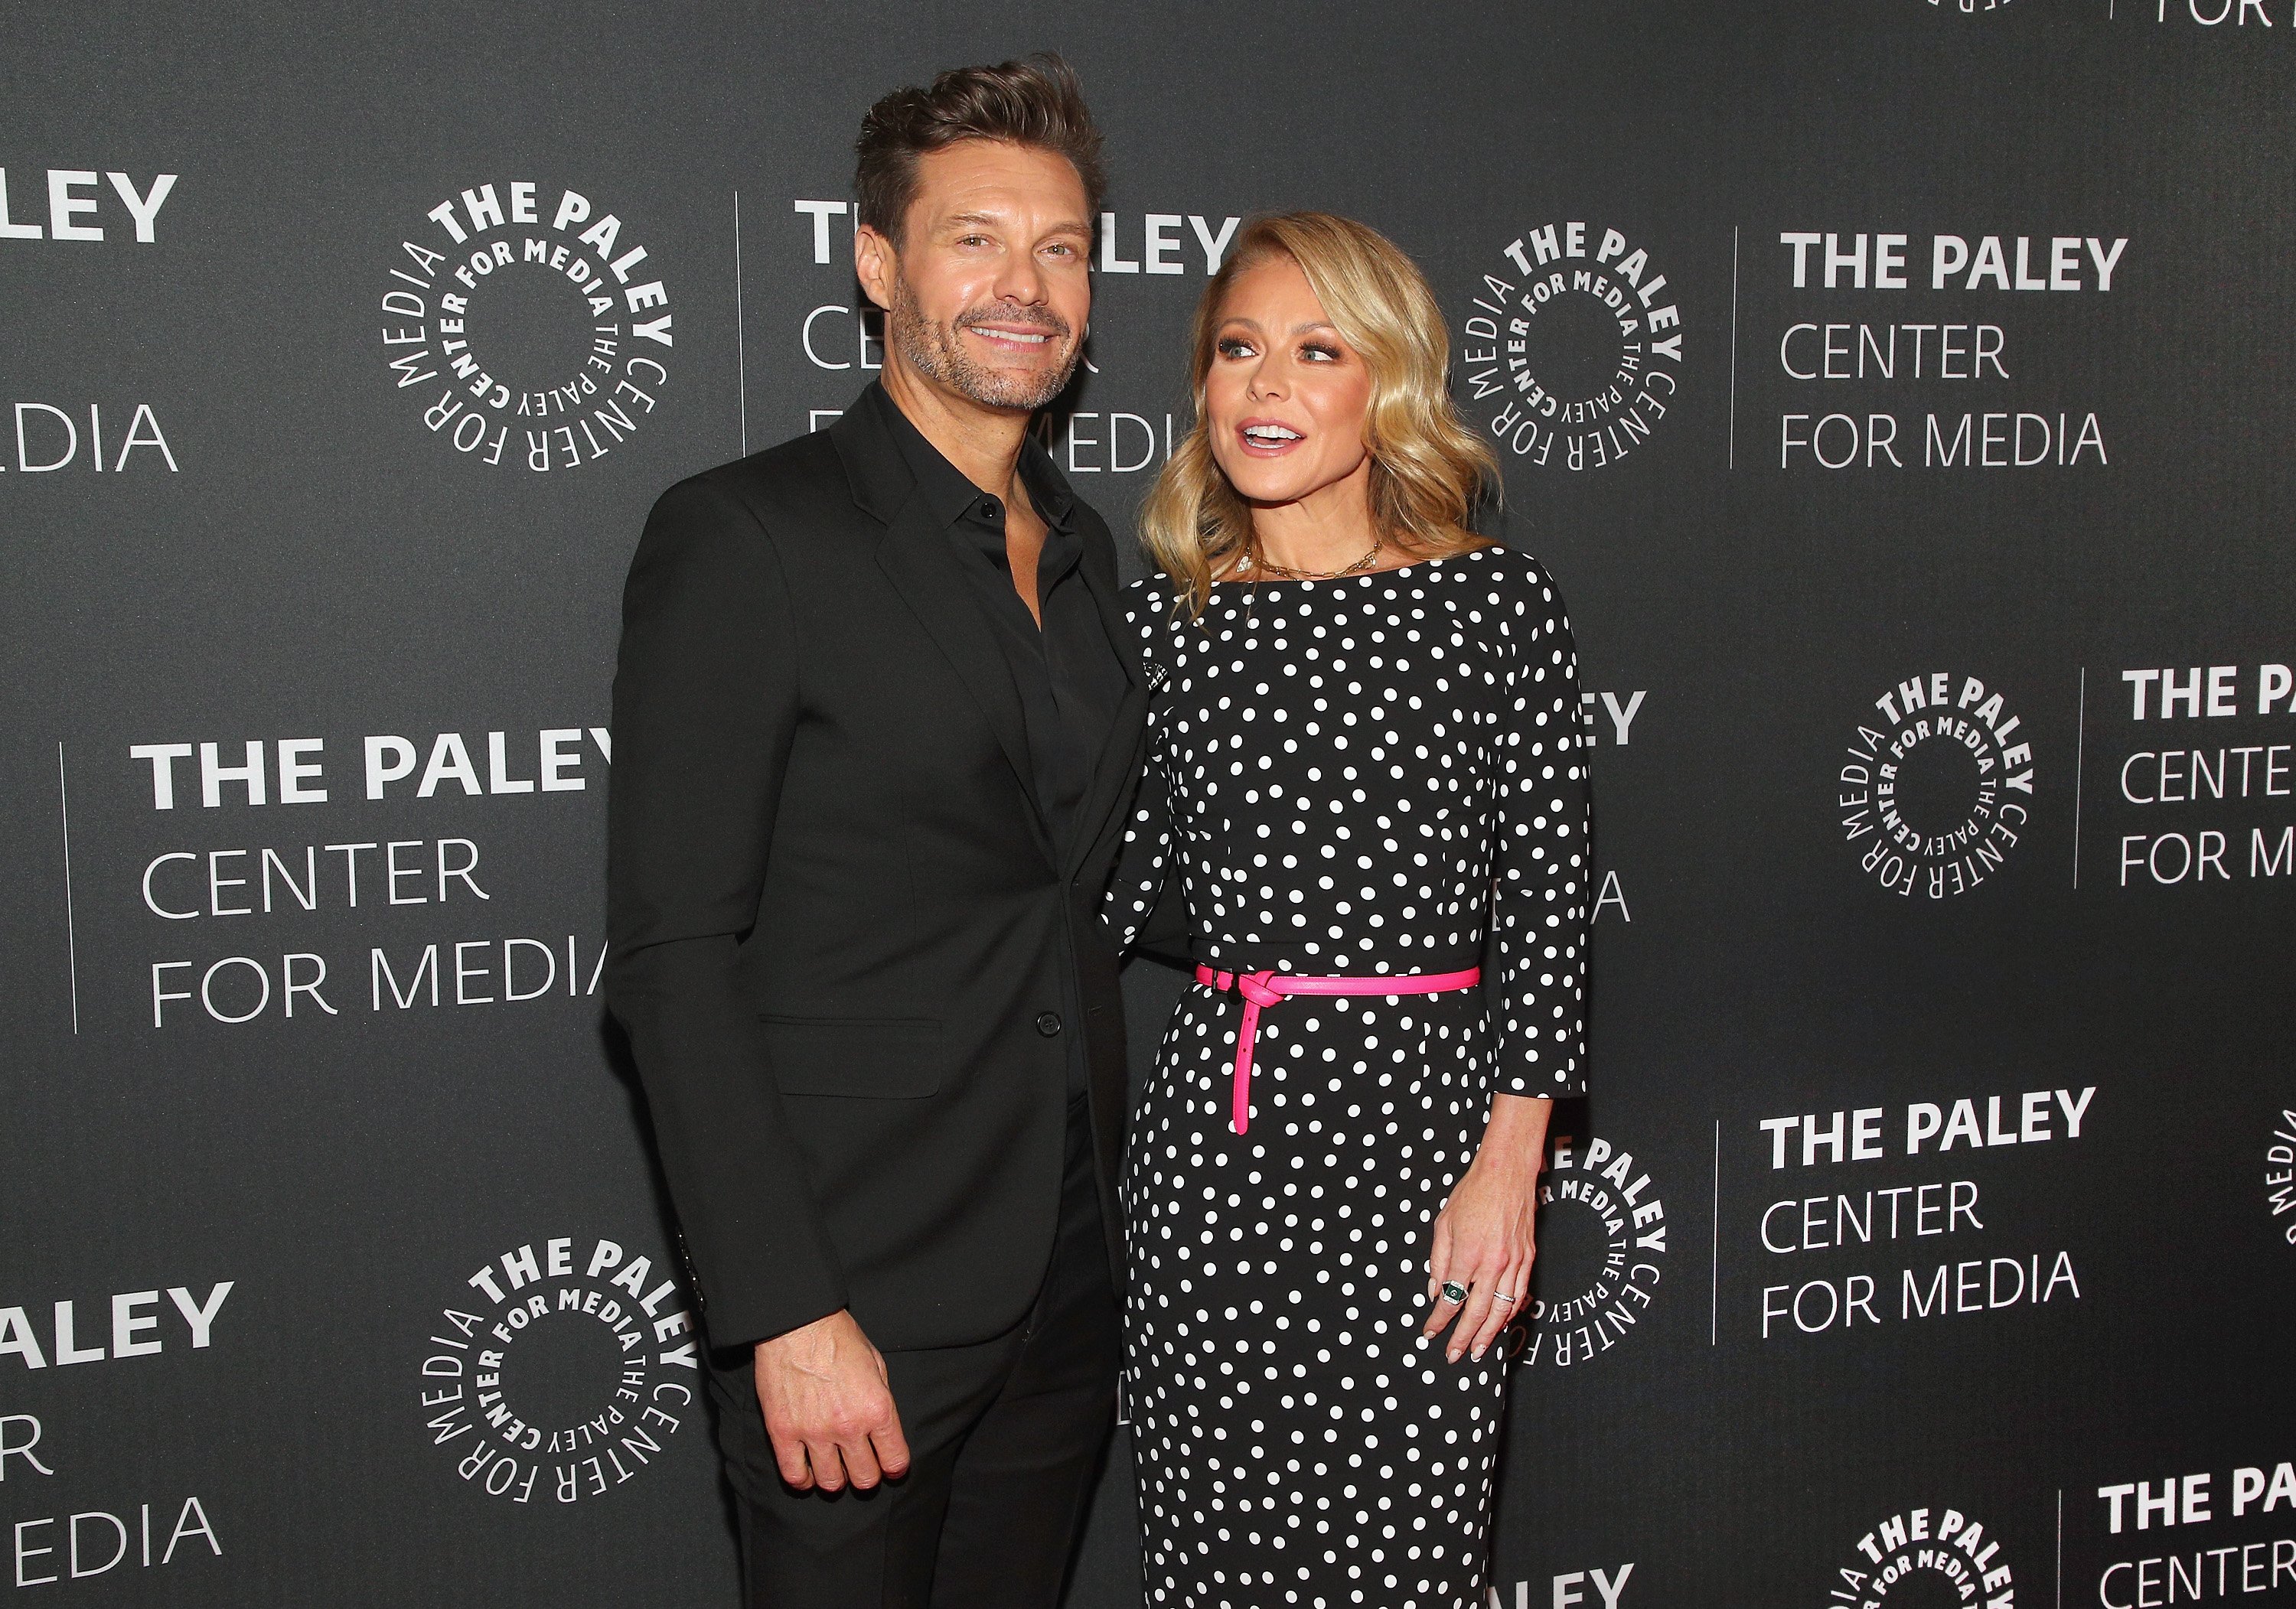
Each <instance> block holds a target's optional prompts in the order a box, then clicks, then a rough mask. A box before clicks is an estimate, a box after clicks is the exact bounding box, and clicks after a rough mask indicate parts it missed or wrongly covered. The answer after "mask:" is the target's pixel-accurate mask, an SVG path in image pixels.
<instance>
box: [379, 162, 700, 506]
mask: <svg viewBox="0 0 2296 1609" xmlns="http://www.w3.org/2000/svg"><path fill="white" fill-rule="evenodd" d="M423 216H424V219H425V222H424V224H423V225H422V227H421V228H420V229H418V230H417V231H416V232H415V233H414V236H413V237H412V238H409V239H406V240H403V241H400V242H399V247H398V255H397V257H395V258H394V259H393V261H392V263H391V265H390V267H389V277H390V279H391V280H393V281H396V282H397V283H395V284H391V285H388V286H386V287H385V288H384V290H383V293H382V299H381V308H382V312H383V313H384V314H386V315H387V316H388V317H389V319H390V320H392V321H393V322H392V323H388V324H385V325H384V326H383V328H382V331H381V346H380V348H379V351H380V355H381V359H382V361H383V363H384V365H385V374H386V377H387V378H388V379H389V381H390V383H391V385H392V386H393V388H396V389H397V390H399V391H402V392H405V393H407V396H406V410H407V412H408V414H409V416H410V418H412V419H413V420H414V421H419V423H420V425H421V427H422V429H423V430H424V431H425V432H426V433H427V434H428V435H430V437H432V438H433V439H434V440H435V441H437V442H438V443H439V444H440V445H442V446H443V447H446V448H450V449H451V450H452V451H453V453H455V454H458V455H460V456H462V457H464V458H467V459H470V460H471V461H475V462H478V463H482V464H485V465H488V467H490V468H496V469H499V468H504V467H508V468H510V469H512V470H531V471H534V472H536V473H548V472H549V471H551V470H571V469H577V468H579V467H580V466H582V465H584V464H588V463H594V462H596V461H598V460H599V459H601V458H603V457H604V456H605V455H606V454H607V453H611V451H613V449H614V448H616V447H618V446H619V445H621V444H622V443H623V442H624V441H625V440H627V439H628V438H629V437H631V436H632V435H634V434H635V433H636V432H637V431H638V430H639V429H642V428H644V425H645V424H646V423H647V422H648V421H650V420H651V419H652V415H653V412H654V410H655V408H656V406H657V405H658V404H659V402H660V396H661V392H662V390H663V388H665V387H666V386H667V385H668V382H669V369H668V363H669V361H670V350H671V347H672V345H673V340H672V331H671V323H672V321H673V319H674V318H675V316H676V314H675V313H674V312H673V311H672V310H671V307H670V294H669V291H668V288H667V287H666V286H665V284H664V283H663V282H662V281H661V280H660V279H659V278H657V277H655V265H653V264H652V262H651V261H650V260H649V253H648V251H647V249H646V247H645V246H644V244H642V243H641V242H640V241H638V240H637V239H636V238H635V236H636V233H637V231H636V227H635V225H630V224H627V223H626V222H625V221H624V220H623V218H622V216H621V215H620V214H619V213H618V212H616V211H613V210H612V209H611V208H610V207H609V206H608V205H607V203H606V201H605V200H592V199H591V198H590V197H589V196H588V195H586V194H585V193H583V192H580V191H578V190H572V189H561V190H560V191H559V192H558V195H557V198H556V199H555V200H545V199H544V192H543V191H542V189H541V187H540V186H539V185H538V184H537V183H535V182H534V181H532V180H528V179H515V180H512V181H510V182H509V183H507V184H503V185H500V186H496V185H495V184H480V185H478V186H477V187H475V188H473V189H470V190H465V191H463V192H461V193H460V194H459V195H458V196H455V197H451V198H449V199H448V200H443V201H440V202H439V204H438V205H437V206H435V207H433V208H430V210H429V211H428V212H427V213H425V214H424V215H423Z"/></svg>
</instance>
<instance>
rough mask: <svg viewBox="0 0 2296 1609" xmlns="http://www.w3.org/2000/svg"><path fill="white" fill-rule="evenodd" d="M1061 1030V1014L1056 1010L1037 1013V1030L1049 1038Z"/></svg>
mask: <svg viewBox="0 0 2296 1609" xmlns="http://www.w3.org/2000/svg"><path fill="white" fill-rule="evenodd" d="M1060 1031H1061V1014H1060V1013H1059V1012H1057V1011H1039V1012H1038V1013H1037V1033H1041V1034H1043V1035H1044V1036H1045V1037H1046V1039H1051V1038H1052V1037H1054V1035H1055V1034H1057V1033H1060Z"/></svg>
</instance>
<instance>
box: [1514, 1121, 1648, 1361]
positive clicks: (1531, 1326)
mask: <svg viewBox="0 0 2296 1609" xmlns="http://www.w3.org/2000/svg"><path fill="white" fill-rule="evenodd" d="M1665 1267H1666V1205H1665V1203H1664V1201H1663V1200H1662V1199H1661V1197H1660V1196H1659V1194H1658V1192H1657V1190H1656V1189H1655V1188H1653V1187H1652V1182H1651V1175H1650V1173H1649V1172H1648V1170H1646V1169H1644V1167H1642V1166H1641V1165H1640V1164H1638V1163H1636V1160H1635V1155H1634V1153H1633V1152H1631V1151H1622V1150H1620V1149H1618V1148H1616V1147H1615V1146H1613V1145H1612V1144H1611V1141H1609V1140H1608V1139H1602V1138H1600V1137H1597V1138H1595V1139H1589V1140H1587V1142H1586V1143H1585V1144H1584V1146H1583V1147H1582V1146H1581V1145H1579V1142H1578V1141H1576V1140H1574V1139H1572V1138H1571V1137H1570V1135H1568V1134H1564V1135H1560V1136H1558V1137H1556V1138H1555V1139H1554V1140H1553V1141H1552V1142H1551V1143H1550V1145H1549V1146H1548V1148H1547V1164H1546V1172H1545V1173H1543V1174H1542V1175H1541V1176H1540V1178H1539V1183H1538V1262H1537V1264H1536V1265H1535V1267H1534V1269H1533V1271H1532V1276H1531V1292H1532V1295H1531V1303H1530V1311H1529V1312H1528V1313H1527V1314H1526V1315H1524V1317H1525V1318H1526V1319H1527V1320H1528V1322H1527V1323H1525V1324H1523V1325H1521V1326H1517V1327H1513V1328H1511V1329H1510V1330H1509V1331H1508V1332H1507V1335H1508V1349H1507V1350H1508V1355H1509V1356H1511V1357H1513V1358H1514V1359H1516V1360H1518V1361H1520V1362H1521V1363H1523V1364H1524V1365H1526V1366H1529V1365H1532V1364H1538V1363H1551V1364H1553V1365H1554V1367H1555V1368H1570V1366H1571V1365H1572V1364H1574V1363H1584V1362H1586V1361H1587V1360H1589V1359H1592V1358H1595V1357H1598V1356H1600V1355H1601V1354H1603V1352H1608V1351H1610V1350H1611V1348H1612V1347H1614V1346H1616V1345H1618V1344H1620V1342H1622V1341H1625V1340H1627V1339H1628V1338H1629V1337H1630V1336H1631V1335H1633V1333H1634V1330H1635V1327H1636V1325H1638V1324H1640V1323H1641V1322H1642V1320H1643V1319H1644V1315H1645V1313H1646V1311H1648V1309H1649V1307H1650V1305H1651V1303H1652V1300H1653V1298H1654V1297H1655V1296H1656V1295H1657V1292H1658V1286H1659V1281H1660V1279H1661V1278H1662V1277H1663V1275H1664V1273H1665Z"/></svg>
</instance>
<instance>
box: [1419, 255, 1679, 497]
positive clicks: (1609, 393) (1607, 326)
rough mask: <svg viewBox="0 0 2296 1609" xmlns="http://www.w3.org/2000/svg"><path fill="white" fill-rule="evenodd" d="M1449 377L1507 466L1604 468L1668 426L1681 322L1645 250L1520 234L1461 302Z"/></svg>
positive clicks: (1669, 292) (1671, 295)
mask: <svg viewBox="0 0 2296 1609" xmlns="http://www.w3.org/2000/svg"><path fill="white" fill-rule="evenodd" d="M1468 298H1469V305H1468V311H1467V316H1466V317H1465V318H1464V319H1463V320H1462V321H1461V322H1460V324H1459V337H1460V347H1459V352H1458V368H1457V371H1456V373H1457V376H1458V379H1459V382H1460V386H1461V401H1462V403H1463V404H1464V407H1465V409H1466V411H1467V412H1468V414H1469V416H1470V417H1471V418H1472V420H1474V421H1477V422H1479V423H1480V425H1481V426H1482V428H1483V429H1487V430H1488V431H1489V432H1490V434H1491V437H1492V438H1493V440H1494V441H1495V442H1496V443H1497V445H1498V446H1499V447H1500V449H1501V452H1502V453H1503V454H1504V455H1505V456H1508V457H1511V458H1515V459H1520V460H1522V461H1526V462H1529V463H1532V464H1536V465H1538V466H1540V467H1542V468H1556V469H1568V470H1593V469H1600V468H1602V467H1603V466H1604V465H1606V464H1611V463H1615V462H1617V461H1619V460H1620V459H1621V458H1624V457H1626V456H1628V454H1629V453H1634V452H1636V450H1638V449H1639V448H1640V447H1641V446H1642V445H1643V444H1644V442H1646V441H1648V440H1649V439H1650V437H1651V436H1652V433H1653V432H1655V431H1657V430H1659V429H1661V428H1662V426H1663V421H1665V418H1666V415H1667V412H1668V411H1669V410H1670V409H1671V408H1672V407H1673V406H1674V405H1675V398H1676V395H1677V392H1678V391H1679V390H1680V388H1681V383H1682V381H1681V374H1682V314H1681V309H1680V308H1679V307H1678V306H1677V305H1676V302H1675V293H1674V290H1673V289H1672V287H1671V286H1669V283H1668V282H1667V276H1666V275H1665V274H1663V273H1661V272H1660V270H1659V267H1658V265H1656V264H1655V263H1653V262H1652V259H1651V254H1650V252H1649V250H1648V249H1646V248H1644V246H1642V245H1640V244H1639V243H1637V242H1636V241H1631V240H1629V239H1628V237H1627V236H1626V235H1625V234H1623V233H1620V231H1618V230H1616V229H1612V228H1610V227H1608V226H1607V225H1599V224H1588V223H1586V222H1584V221H1577V222H1571V221H1557V222H1554V223H1549V224H1541V225H1538V227H1537V228H1535V229H1526V230H1524V231H1523V232H1522V233H1521V234H1520V235H1517V236H1516V237H1515V238H1514V239H1513V240H1512V241H1508V242H1507V243H1506V245H1505V246H1504V247H1502V248H1501V249H1500V251H1499V260H1498V262H1497V265H1495V266H1493V267H1492V268H1490V269H1489V270H1488V271H1487V272H1486V273H1485V274H1483V275H1482V278H1481V280H1480V282H1478V283H1477V284H1476V286H1475V287H1474V289H1473V290H1471V291H1470V292H1469V293H1468Z"/></svg>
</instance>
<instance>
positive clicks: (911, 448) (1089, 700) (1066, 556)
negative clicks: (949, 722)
mask: <svg viewBox="0 0 2296 1609" xmlns="http://www.w3.org/2000/svg"><path fill="white" fill-rule="evenodd" d="M859 405H861V406H863V407H868V408H874V409H877V410H880V411H881V414H882V417H883V422H884V424H885V428H886V429H888V430H889V431H890V433H891V435H892V437H893V438H894V439H895V440H896V441H898V442H899V443H900V446H901V453H902V455H903V457H904V458H905V459H906V461H907V463H908V466H909V472H910V473H911V474H912V475H914V476H915V477H916V482H917V489H918V494H919V495H921V496H922V497H923V498H924V499H925V500H926V505H927V507H928V508H930V509H931V512H932V516H933V519H935V520H936V521H937V522H938V523H939V524H940V525H941V526H942V527H944V528H945V529H946V530H947V533H948V539H949V541H950V542H951V543H953V544H955V549H956V552H957V558H958V559H959V561H960V562H961V563H962V564H963V566H964V572H965V575H966V576H968V577H969V578H970V579H971V580H972V589H973V592H975V594H976V595H977V597H978V599H979V601H980V607H981V608H982V609H983V610H984V611H985V612H986V613H987V615H988V619H989V622H990V624H991V625H992V626H993V628H994V630H995V633H996V642H997V646H998V647H999V648H1001V649H1003V650H1004V655H1005V666H1006V668H1007V669H1009V670H1010V671H1011V672H1012V674H1013V687H1014V689H1015V690H1017V691H1018V692H1019V693H1020V695H1021V718H1022V722H1023V723H1024V725H1025V726H1026V729H1027V732H1028V739H1029V770H1030V772H1031V773H1032V774H1031V775H1030V777H1029V782H1030V785H1031V789H1032V791H1033V792H1034V794H1035V796H1036V801H1037V813H1039V814H1040V815H1041V816H1042V817H1043V819H1044V822H1045V830H1046V835H1047V836H1048V837H1050V838H1051V839H1052V841H1053V844H1054V847H1055V849H1056V850H1057V851H1058V852H1059V853H1060V854H1062V855H1065V854H1067V853H1068V850H1069V848H1070V839H1071V837H1073V835H1074V832H1075V829H1076V826H1077V821H1076V817H1077V813H1078V807H1079V806H1080V805H1082V804H1083V802H1084V796H1085V793H1086V790H1087V788H1090V786H1091V784H1092V774H1093V768H1094V764H1095V762H1096V761H1097V760H1098V759H1099V757H1100V751H1101V747H1102V745H1103V744H1104V743H1105V742H1106V741H1107V740H1108V735H1109V731H1110V728H1111V725H1112V724H1113V723H1114V721H1115V719H1116V711H1117V706H1118V705H1119V704H1120V703H1121V702H1122V701H1123V698H1124V694H1125V690H1126V688H1127V686H1128V681H1127V678H1126V676H1125V674H1124V666H1123V665H1122V663H1121V662H1120V661H1119V659H1118V658H1117V657H1116V649H1115V648H1114V646H1113V645H1112V644H1111V642H1110V641H1109V640H1108V630H1107V627H1106V626H1105V625H1103V623H1102V620H1101V617H1100V611H1099V609H1098V608H1095V605H1094V603H1093V600H1092V595H1091V593H1090V592H1087V590H1086V587H1085V580H1084V576H1083V573H1082V571H1081V570H1080V569H1079V568H1078V566H1079V564H1080V563H1081V561H1082V559H1083V557H1084V538H1083V536H1082V535H1080V534H1079V533H1078V530H1077V528H1076V523H1075V520H1074V519H1073V514H1074V510H1075V503H1076V499H1075V494H1073V493H1071V492H1070V490H1069V488H1068V486H1067V483H1066V482H1064V481H1063V480H1062V478H1061V474H1060V471H1059V470H1057V469H1055V468H1054V465H1053V461H1052V458H1051V456H1050V455H1049V454H1048V453H1046V451H1045V449H1044V448H1043V446H1042V445H1039V444H1038V443H1037V439H1036V437H1033V436H1031V437H1029V439H1028V440H1027V441H1026V442H1025V443H1024V444H1023V445H1022V446H1021V461H1020V475H1021V485H1022V486H1024V487H1025V488H1026V489H1027V491H1028V494H1029V502H1030V503H1032V504H1033V505H1034V506H1035V509H1036V511H1037V518H1038V519H1042V520H1043V521H1044V522H1045V524H1046V527H1047V528H1046V533H1045V545H1044V549H1043V551H1041V552H1040V553H1039V554H1038V555H1037V609H1038V610H1039V612H1040V613H1041V615H1042V617H1043V625H1041V626H1040V625H1038V624H1037V618H1036V617H1032V616H1031V615H1030V614H1029V607H1028V605H1026V604H1025V603H1023V602H1021V594H1020V593H1019V592H1017V591H1016V590H1014V587H1013V567H1012V563H1011V561H1010V560H1009V559H1007V558H1006V556H1005V500H1004V499H1003V498H1001V497H999V496H996V494H992V493H988V492H984V491H982V490H981V489H980V487H979V486H975V485H973V484H972V481H971V480H969V479H968V478H966V477H965V475H964V471H963V470H959V469H958V468H957V467H956V466H955V464H953V463H951V462H949V461H948V460H947V458H945V457H943V456H942V455H941V453H940V450H939V448H938V447H935V446H934V445H932V443H931V442H930V441H928V440H926V439H925V437H924V433H923V432H922V431H921V430H919V429H917V428H916V426H915V425H914V424H912V423H911V422H910V421H909V420H908V418H907V416H906V415H905V414H904V413H903V412H901V410H900V409H899V407H898V406H897V405H896V404H894V402H893V399H892V398H891V397H890V396H887V395H886V394H885V390H884V388H883V387H881V386H872V387H871V388H869V390H868V391H867V392H866V393H865V394H864V396H863V398H862V401H861V404H859ZM1070 1009H1071V1010H1073V1009H1074V1002H1070ZM1069 1042H1070V1054H1069V1089H1070V1094H1072V1095H1080V1094H1081V1093H1082V1092H1083V1090H1084V1087H1085V1065H1084V1053H1083V1041H1082V1038H1081V1036H1080V1035H1077V1034H1073V1033H1072V1034H1070V1041H1069Z"/></svg>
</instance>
